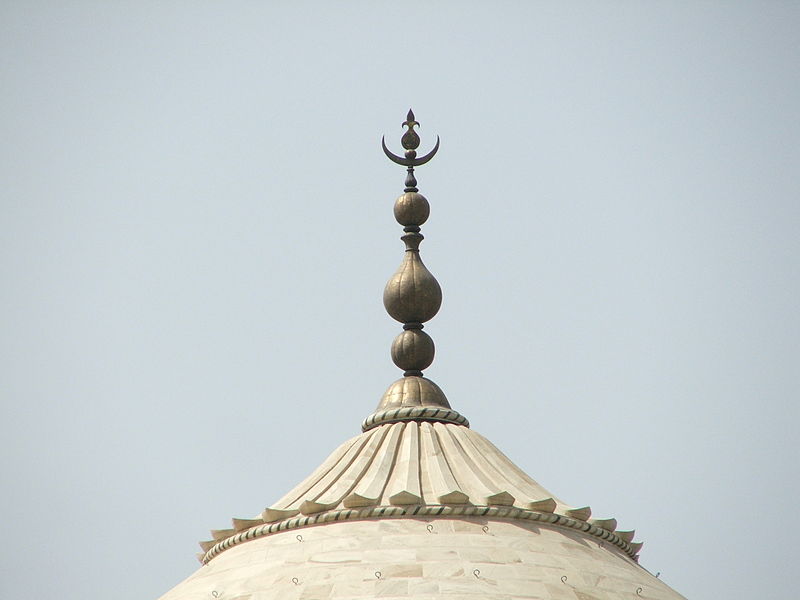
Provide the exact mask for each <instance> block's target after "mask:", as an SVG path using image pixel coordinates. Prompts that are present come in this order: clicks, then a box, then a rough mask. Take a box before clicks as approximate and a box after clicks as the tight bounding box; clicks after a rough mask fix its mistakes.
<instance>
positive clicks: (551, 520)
mask: <svg viewBox="0 0 800 600" xmlns="http://www.w3.org/2000/svg"><path fill="white" fill-rule="evenodd" d="M403 517H406V518H408V517H442V518H452V517H494V518H499V519H508V520H512V521H513V520H519V521H538V522H541V523H545V524H548V525H555V526H556V527H562V528H564V529H575V530H578V531H581V532H583V533H586V534H588V535H591V536H594V537H596V538H599V539H601V540H604V541H606V542H609V543H611V544H614V545H615V546H617V547H618V548H619V549H620V550H622V551H623V552H625V554H627V555H628V556H630V557H631V558H632V559H633V560H634V561H638V556H637V552H638V547H639V546H640V544H636V546H637V547H636V548H634V547H632V546H631V544H629V543H628V542H626V541H625V540H623V539H622V538H620V537H619V536H617V535H615V534H614V533H613V532H611V531H608V530H606V529H603V528H602V527H598V526H596V525H592V524H590V523H587V522H586V521H581V520H580V519H573V518H571V517H566V516H564V515H557V514H555V513H547V512H536V511H531V510H524V509H521V508H515V507H496V506H475V505H469V506H431V505H426V506H421V505H420V506H408V507H399V506H375V507H369V508H360V509H355V508H350V509H342V510H332V511H327V512H322V513H317V514H314V515H309V516H305V517H293V518H290V519H284V520H283V521H277V522H275V523H265V524H264V525H256V526H254V527H251V528H250V529H247V530H245V531H241V532H239V533H237V534H234V535H231V536H229V537H227V538H225V539H224V540H222V541H220V542H218V543H217V544H215V545H214V546H212V547H211V548H210V549H209V550H208V552H206V553H205V555H204V556H203V557H202V558H201V559H200V562H202V563H203V564H207V563H208V562H209V561H210V560H211V559H212V558H214V557H215V556H217V555H219V554H221V553H222V552H224V551H225V550H228V549H229V548H232V547H234V546H238V545H239V544H242V543H244V542H248V541H250V540H254V539H256V538H260V537H264V536H268V535H271V534H275V533H280V532H282V531H288V530H292V529H300V528H303V527H310V526H312V525H320V524H324V523H335V522H337V521H347V520H368V519H386V518H403Z"/></svg>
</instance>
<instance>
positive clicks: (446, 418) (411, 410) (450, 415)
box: [361, 406, 469, 431]
mask: <svg viewBox="0 0 800 600" xmlns="http://www.w3.org/2000/svg"><path fill="white" fill-rule="evenodd" d="M400 421H441V422H442V423H454V424H455V425H463V426H464V427H469V421H467V418H466V417H465V416H463V415H461V414H460V413H459V412H457V411H455V410H453V409H452V408H436V407H431V406H405V407H402V408H390V409H388V410H382V411H380V412H376V413H372V414H371V415H370V416H368V417H367V418H366V419H364V422H363V423H361V430H362V431H369V430H370V429H374V428H375V427H378V426H379V425H383V424H385V423H398V422H400Z"/></svg>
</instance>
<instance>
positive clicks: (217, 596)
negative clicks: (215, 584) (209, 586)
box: [211, 590, 219, 598]
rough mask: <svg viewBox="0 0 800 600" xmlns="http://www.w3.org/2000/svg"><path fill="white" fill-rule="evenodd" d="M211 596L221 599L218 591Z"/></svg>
mask: <svg viewBox="0 0 800 600" xmlns="http://www.w3.org/2000/svg"><path fill="white" fill-rule="evenodd" d="M211 595H212V596H214V598H219V592H218V591H217V590H214V591H213V592H211Z"/></svg>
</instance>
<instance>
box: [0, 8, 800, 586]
mask: <svg viewBox="0 0 800 600" xmlns="http://www.w3.org/2000/svg"><path fill="white" fill-rule="evenodd" d="M799 60H800V3H797V2H791V3H789V2H786V3H782V2H749V3H744V2H702V3H700V2H662V3H653V2H572V3H564V2H551V3H550V2H549V3H536V2H495V3H491V4H490V3H478V2H459V3H455V2H436V3H415V2H403V3H399V2H395V3H389V2H349V3H322V2H320V3H291V4H290V3H277V2H275V3H270V2H236V1H231V2H224V3H223V2H115V3H108V2H99V1H98V2H32V1H18V2H11V1H5V2H2V3H1V4H0V87H1V88H2V94H0V140H2V141H1V142H0V144H2V145H1V146H0V151H1V152H2V156H1V157H0V211H1V212H0V244H1V246H0V247H1V253H0V289H2V294H0V315H2V317H1V318H0V326H2V332H1V335H0V351H1V352H0V357H2V361H0V394H1V395H2V396H1V400H2V418H1V419H0V432H1V433H2V436H3V439H4V441H5V443H4V448H5V453H4V460H3V462H2V473H1V475H2V487H3V491H4V493H3V494H2V497H0V514H2V520H3V524H4V525H3V527H2V532H3V535H4V537H5V540H4V542H5V543H3V544H2V550H0V596H2V597H4V598H32V599H33V598H35V599H45V598H59V599H60V600H73V599H74V600H78V599H80V600H87V599H92V598H114V599H115V600H142V599H147V598H156V597H158V596H159V595H161V594H162V593H163V592H165V591H167V590H168V589H169V588H170V587H172V586H173V585H175V584H176V583H178V582H179V581H180V580H182V579H183V578H185V577H186V576H188V575H189V574H190V573H191V572H192V571H193V570H195V569H196V568H197V566H198V563H197V562H196V559H195V557H194V555H195V553H196V552H197V551H198V550H199V549H198V547H197V545H196V542H197V541H198V540H201V539H207V537H208V533H207V532H208V530H209V529H216V528H224V527H226V526H228V525H229V522H230V521H229V520H230V518H231V517H250V516H252V515H255V514H257V513H259V512H260V511H261V510H262V509H263V508H264V507H265V506H266V505H268V504H270V503H271V502H273V501H274V500H276V499H277V498H278V497H280V496H281V495H283V493H284V492H285V491H286V490H288V489H289V487H291V486H293V485H294V484H296V483H297V482H298V481H299V480H300V479H302V478H304V477H305V476H306V475H307V474H308V473H309V472H310V471H311V470H312V469H313V468H314V467H315V466H316V465H317V464H318V463H319V462H320V461H321V460H322V459H323V458H324V457H325V456H326V455H327V454H328V453H329V452H330V451H332V450H333V449H334V448H335V447H336V446H337V445H338V444H339V443H340V442H341V441H343V440H344V439H346V438H348V437H351V436H352V435H355V434H356V433H357V432H358V431H359V429H358V427H359V423H360V421H361V419H362V418H363V417H365V416H366V415H368V414H369V413H370V412H371V411H372V410H373V409H374V407H375V405H376V404H377V401H378V399H379V397H380V395H381V393H382V392H383V390H384V389H385V387H386V386H388V385H389V384H390V383H391V382H392V381H393V380H394V379H395V378H397V377H398V376H400V372H399V371H398V370H397V369H396V368H395V367H394V366H393V365H392V363H391V360H390V359H389V346H390V344H391V340H392V338H393V337H394V335H395V334H396V333H397V332H398V331H399V326H398V325H397V324H396V323H394V322H393V321H392V320H391V319H390V318H389V317H388V316H387V315H386V313H385V312H384V310H383V307H382V304H381V293H382V289H383V285H384V283H385V281H386V280H387V279H388V278H389V277H390V275H391V274H392V273H393V272H394V270H395V268H396V267H397V265H398V264H399V262H400V260H401V258H402V248H403V247H402V243H401V242H400V241H399V240H398V237H399V236H400V235H401V233H402V232H401V228H400V227H399V226H398V225H397V224H396V223H395V222H394V219H393V217H392V204H393V201H394V198H395V197H396V196H397V194H398V193H400V192H401V191H402V184H403V175H404V172H403V170H402V169H401V168H400V167H397V166H396V165H393V164H391V163H390V162H389V161H388V160H386V158H385V157H384V156H383V154H382V152H381V151H380V145H379V144H380V136H381V135H383V134H386V135H387V140H388V141H389V142H390V144H391V145H392V147H393V148H395V149H396V150H397V149H399V136H400V135H401V132H402V129H401V127H400V123H401V121H403V119H404V117H405V113H406V111H407V110H408V108H409V106H413V108H414V111H415V113H416V116H417V119H418V120H419V121H420V122H421V124H422V127H421V129H420V133H421V136H422V139H423V143H422V148H423V150H425V149H427V148H429V147H430V146H431V145H432V143H433V140H434V139H435V135H437V134H438V135H440V136H441V138H442V145H441V150H440V151H439V155H438V156H437V157H436V158H435V159H434V160H433V161H432V162H431V163H429V164H428V165H427V166H425V167H422V168H421V169H420V170H419V171H418V175H419V184H420V189H421V191H422V192H423V193H424V194H425V195H426V196H427V197H428V199H429V200H430V202H431V206H432V214H431V218H430V221H429V222H428V223H427V224H426V225H425V226H424V228H423V233H424V234H425V235H426V240H425V242H424V243H423V246H422V256H423V259H424V260H425V262H426V264H427V265H428V267H429V268H430V270H431V271H432V272H433V273H434V274H435V275H436V276H437V278H438V279H439V281H440V283H441V284H442V288H443V290H444V303H443V306H442V310H441V312H440V313H439V316H437V317H436V318H435V319H434V320H433V321H432V322H431V323H430V324H429V325H428V326H427V328H426V331H428V332H429V333H430V334H431V336H432V337H433V339H434V340H435V341H436V344H437V358H436V361H435V362H434V364H433V366H432V367H431V368H430V369H429V370H427V371H426V374H427V375H428V376H429V377H430V378H431V379H433V380H434V381H436V382H437V383H438V384H439V385H440V386H441V387H442V388H443V389H444V391H445V393H446V394H447V395H448V398H449V399H450V402H451V404H452V405H453V407H454V408H456V409H457V410H458V411H460V412H461V413H462V414H464V415H465V416H467V417H468V418H469V419H470V421H471V423H472V426H473V428H474V429H475V430H477V431H479V432H481V433H482V434H484V435H486V436H487V437H489V439H491V440H492V441H493V442H494V443H495V444H496V445H498V446H499V447H500V448H501V449H502V450H503V451H504V452H506V453H507V454H508V455H509V456H510V457H511V458H512V459H513V460H514V461H516V462H517V463H518V464H519V465H520V466H521V467H522V468H523V469H524V470H526V471H527V472H528V473H529V474H530V475H531V476H533V477H534V478H535V479H537V480H538V481H540V482H541V483H542V484H543V485H544V486H545V487H547V488H548V489H550V490H552V491H553V493H555V494H557V495H558V496H560V497H562V498H563V499H564V500H565V501H567V502H570V503H572V504H574V505H576V506H581V505H586V504H588V505H590V506H592V508H593V512H594V514H595V515H596V516H598V517H616V518H617V519H618V520H619V522H620V527H622V528H626V529H627V528H635V529H636V530H637V532H638V536H637V537H638V538H639V539H641V540H643V541H644V542H645V545H644V548H643V551H642V564H643V565H644V566H645V567H647V568H648V569H650V570H651V571H652V572H657V571H660V572H661V577H662V578H663V579H664V580H665V581H666V582H667V583H668V584H670V585H671V586H673V587H674V588H675V589H676V590H678V591H679V592H681V593H682V594H684V595H686V596H687V597H689V598H691V599H693V600H694V599H700V598H726V600H736V599H745V598H746V599H748V600H749V599H752V598H779V599H793V598H795V597H796V583H795V579H796V577H795V571H796V566H795V564H794V563H795V562H796V561H797V559H798V558H799V557H798V555H797V550H796V543H795V541H794V537H795V531H794V524H793V519H794V516H795V514H796V513H797V510H796V503H797V498H798V497H800V483H799V482H798V479H799V478H800V477H799V475H798V473H799V471H800V469H799V468H798V464H797V463H798V444H797V439H798V436H797V426H798V417H799V416H800V411H799V410H798V393H797V391H798V387H799V386H798V384H799V383H800V342H799V341H798V340H800V335H799V334H800V314H799V313H798V309H797V305H798V301H797V297H798V294H799V293H800V194H799V192H800V169H799V168H798V167H799V166H800V150H798V139H800V116H799V112H800V111H799V109H798V107H800V85H799V80H800V75H799V73H800V69H798V62H799ZM509 414H513V415H514V416H513V417H511V416H508V415H509Z"/></svg>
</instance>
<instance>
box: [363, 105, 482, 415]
mask: <svg viewBox="0 0 800 600" xmlns="http://www.w3.org/2000/svg"><path fill="white" fill-rule="evenodd" d="M402 126H403V127H405V128H406V132H405V133H404V134H403V137H402V138H401V140H400V143H401V144H402V146H403V148H404V149H405V157H400V156H397V155H396V154H392V153H391V152H390V151H389V149H388V148H387V147H386V139H385V138H382V139H381V146H382V147H383V151H384V153H385V154H386V156H388V157H389V159H390V160H391V161H392V162H395V163H397V164H399V165H403V166H404V167H406V169H407V171H408V174H407V175H406V181H405V190H404V193H403V194H401V195H400V197H399V198H397V200H396V201H395V204H394V217H395V219H396V220H397V222H398V223H400V225H402V226H403V232H404V235H403V236H402V237H401V238H400V239H401V240H403V242H404V243H405V246H406V251H405V255H404V257H403V262H402V264H401V265H400V267H399V268H398V269H397V272H395V274H394V275H393V276H392V278H391V279H390V280H389V282H388V283H387V284H386V288H385V289H384V291H383V305H384V307H385V308H386V312H388V313H389V316H391V317H392V318H393V319H395V320H396V321H399V322H400V323H402V324H403V331H402V332H401V333H400V334H399V335H398V336H397V337H396V338H395V339H394V342H392V352H391V354H392V361H393V362H394V364H395V365H397V366H398V367H399V368H400V369H402V370H403V377H402V378H401V379H399V380H397V381H395V382H394V383H393V384H392V385H390V386H389V389H387V390H386V392H385V393H384V394H383V397H382V398H381V401H380V403H379V404H378V409H377V411H376V412H375V413H373V414H372V415H370V416H369V417H367V419H366V420H365V421H364V423H363V424H362V428H363V429H364V430H365V431H366V430H367V429H371V428H372V427H377V426H378V425H381V424H383V423H387V422H397V421H409V420H410V421H420V420H424V421H444V422H448V423H457V424H459V425H467V426H469V424H468V423H467V420H466V419H465V418H464V417H462V416H461V415H460V414H458V413H457V412H456V411H454V410H452V409H451V408H450V404H449V403H448V402H447V398H446V397H445V395H444V392H442V390H441V389H440V388H439V386H438V385H436V384H435V383H434V382H433V381H431V380H430V379H427V378H425V377H423V376H422V371H423V369H427V368H428V367H429V366H430V365H431V363H432V362H433V357H434V354H435V348H434V344H433V340H432V339H431V337H430V336H429V335H428V334H427V333H425V332H424V331H422V328H423V327H424V325H423V323H425V322H427V321H430V320H431V319H432V318H433V317H434V316H436V313H437V312H439V307H440V306H441V304H442V289H441V288H440V287H439V282H438V281H436V278H435V277H434V276H433V275H432V274H431V272H430V271H428V269H427V268H426V267H425V265H424V264H423V263H422V259H421V258H420V256H419V246H420V243H421V242H422V240H423V239H424V237H423V235H422V234H421V233H420V225H422V224H423V223H425V221H427V220H428V216H429V215H430V205H429V204H428V201H427V200H426V199H425V196H423V195H422V194H420V193H419V190H418V189H417V180H416V178H415V177H414V167H418V166H420V165H423V164H425V163H426V162H428V161H429V160H430V159H432V158H433V156H434V155H435V154H436V152H437V151H438V150H439V137H438V136H437V137H436V145H435V146H434V147H433V150H431V151H430V152H429V153H428V154H426V155H425V156H422V157H421V158H417V148H418V147H419V144H420V139H419V135H418V134H417V132H416V131H415V129H414V128H415V127H419V123H418V122H417V120H416V119H415V117H414V112H413V111H412V110H409V111H408V115H407V116H406V120H405V122H404V123H403V124H402Z"/></svg>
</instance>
